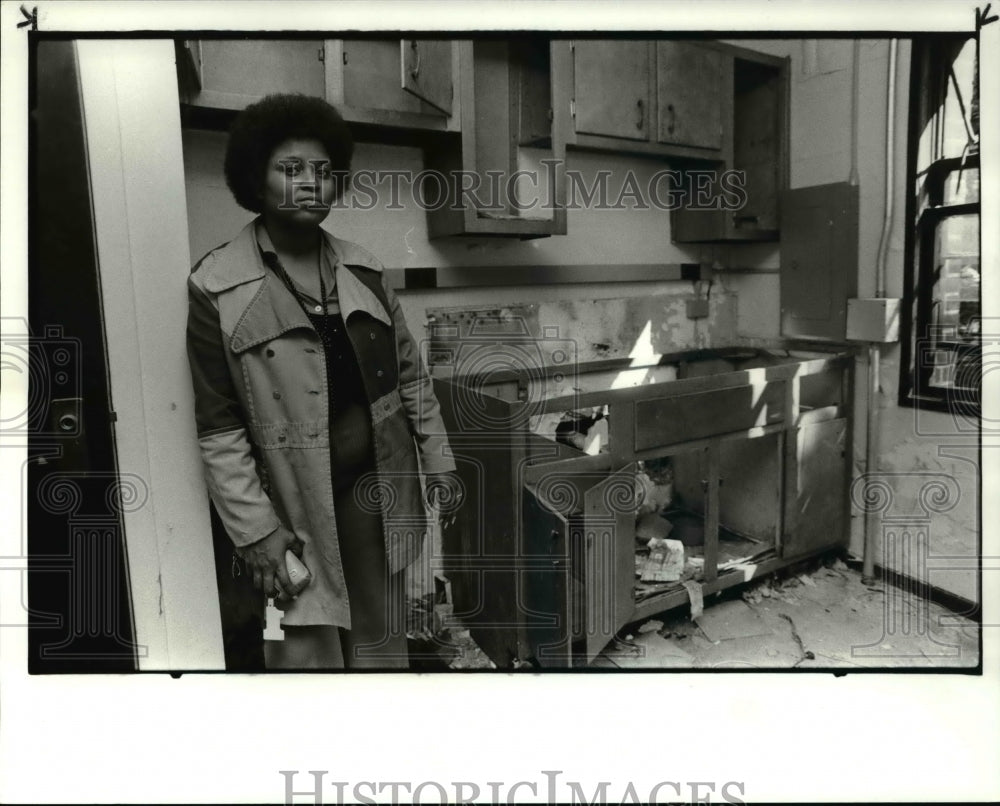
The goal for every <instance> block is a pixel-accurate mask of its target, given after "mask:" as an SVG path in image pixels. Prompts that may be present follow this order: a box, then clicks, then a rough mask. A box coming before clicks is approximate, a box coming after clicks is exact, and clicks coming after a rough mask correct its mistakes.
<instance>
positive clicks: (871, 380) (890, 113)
mask: <svg viewBox="0 0 1000 806" xmlns="http://www.w3.org/2000/svg"><path fill="white" fill-rule="evenodd" d="M897 44H898V43H897V40H895V39H890V40H889V65H888V76H887V82H886V110H885V214H884V216H883V219H882V236H881V237H880V238H879V244H878V256H877V258H876V260H875V296H876V297H877V298H879V297H884V296H885V263H886V257H887V254H888V251H889V232H890V229H891V227H892V212H893V204H894V197H893V182H894V181H895V171H894V163H895V153H894V148H893V146H894V145H895V134H896V127H895V119H896V47H897ZM856 57H857V52H856V51H855V58H856ZM854 70H855V80H857V79H856V76H857V71H858V62H857V61H855V65H854ZM855 125H856V121H855ZM854 136H855V137H856V134H855V135H854ZM852 159H853V155H852ZM880 357H881V354H880V353H879V346H878V344H876V343H875V342H870V343H869V344H868V405H867V419H866V426H867V427H866V429H865V431H866V450H865V454H866V458H865V472H866V473H868V474H870V473H874V472H875V470H876V469H877V467H878V414H879V408H878V395H879V359H880ZM876 526H877V523H876V519H875V514H874V513H873V512H868V513H866V515H865V545H864V555H863V557H862V568H861V573H862V577H863V579H864V580H866V581H868V580H871V579H872V578H873V577H874V574H875V530H876Z"/></svg>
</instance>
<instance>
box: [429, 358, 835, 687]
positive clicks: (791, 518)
mask: <svg viewBox="0 0 1000 806" xmlns="http://www.w3.org/2000/svg"><path fill="white" fill-rule="evenodd" d="M709 352H711V353H712V355H711V356H706V355H699V356H697V357H695V358H694V359H692V358H690V357H687V356H685V357H682V358H681V359H680V360H679V361H678V362H677V365H676V375H675V374H674V370H672V369H671V367H665V366H664V365H663V364H661V365H658V366H656V367H655V368H650V369H649V373H650V376H653V375H655V374H656V373H660V374H662V375H663V376H664V377H670V378H673V379H672V380H667V381H665V382H663V383H655V382H654V383H649V384H648V385H642V386H638V387H625V388H621V387H617V388H616V387H615V386H614V384H613V379H614V378H615V377H616V376H617V375H618V371H616V369H615V368H613V367H609V366H608V362H595V364H594V365H593V366H588V365H581V366H580V367H578V368H577V374H576V378H575V380H574V381H573V382H572V383H571V384H570V387H572V388H575V389H577V390H580V389H583V390H588V391H586V392H584V393H583V394H574V395H569V396H567V395H564V394H562V391H564V390H565V389H566V388H567V387H566V386H562V385H561V384H562V383H564V382H565V381H559V382H556V381H554V380H553V379H551V378H547V377H545V374H544V373H542V374H541V376H540V375H539V373H538V372H535V373H531V375H532V377H528V376H525V377H520V376H518V375H517V373H511V376H510V378H509V380H508V381H507V382H504V383H501V382H496V375H495V374H494V376H493V377H492V378H491V382H490V383H483V382H481V381H482V379H476V378H474V377H464V378H458V377H455V376H452V377H450V378H441V379H438V380H437V381H436V384H435V385H436V393H437V396H438V399H439V400H440V402H441V406H442V411H443V413H444V416H445V421H446V423H448V425H449V430H450V431H451V432H452V434H451V447H452V452H453V453H454V455H455V457H456V462H457V465H458V473H459V475H460V476H461V477H462V479H463V482H464V483H465V487H466V490H467V498H466V503H465V505H464V506H463V509H462V512H461V513H460V514H459V517H458V519H457V521H456V523H455V524H454V525H453V526H451V527H450V528H449V529H447V530H445V532H444V533H443V549H444V558H443V562H444V569H443V570H444V572H445V574H446V575H447V576H448V577H449V579H450V580H451V586H452V593H453V599H454V613H455V616H456V617H457V618H459V619H460V620H462V621H463V622H464V623H465V624H466V625H467V626H469V628H470V630H471V632H472V634H473V637H474V639H475V640H476V642H477V643H478V644H479V645H480V647H481V648H482V649H483V650H484V651H485V652H486V653H487V654H488V655H489V656H490V658H491V659H492V660H493V661H494V663H496V664H497V666H498V667H499V668H512V667H518V666H520V665H522V664H529V665H531V666H536V667H542V668H570V667H578V666H586V665H587V664H589V663H590V662H591V661H593V659H594V658H595V657H596V656H597V655H598V654H599V653H600V652H601V651H602V650H603V649H604V648H605V647H606V646H607V645H608V643H609V642H611V641H612V640H613V639H614V637H615V635H616V634H617V633H618V632H619V631H621V630H622V629H623V628H624V627H626V625H628V624H629V623H630V622H633V621H636V620H639V619H641V618H645V617H647V616H650V615H653V614H656V613H660V612H663V611H666V610H670V609H672V608H674V607H679V606H689V604H690V597H691V596H692V595H693V594H695V593H697V592H700V593H701V594H702V596H707V595H709V594H711V593H714V592H717V591H720V590H723V589H725V588H728V587H731V586H735V585H739V584H742V583H743V582H746V581H749V580H750V579H753V578H755V577H759V576H762V575H765V574H769V573H772V572H773V571H775V570H777V569H779V568H781V567H783V566H784V565H787V564H789V563H790V562H795V561H797V560H801V559H803V558H805V557H808V556H809V555H813V554H817V553H820V552H824V551H827V550H829V549H832V548H836V547H842V546H846V542H847V537H848V534H847V524H848V481H849V475H848V468H849V462H848V457H847V445H848V444H849V440H848V435H849V422H848V419H847V412H848V411H849V405H850V401H851V392H850V388H851V383H852V379H851V367H852V363H851V361H850V360H848V358H849V356H848V354H846V353H836V352H833V351H832V350H831V351H829V352H826V353H824V352H823V351H822V350H820V351H818V352H815V353H809V354H806V353H800V354H797V355H796V354H794V353H785V354H784V355H782V354H779V353H777V352H774V353H766V354H762V353H761V351H758V354H757V355H752V354H753V352H754V351H750V354H748V352H747V351H746V350H743V351H742V352H737V351H726V350H719V351H709ZM629 369H634V368H631V367H630V368H629ZM667 369H671V371H670V372H665V370H667ZM609 370H610V371H609ZM702 373H704V374H702ZM605 377H606V378H607V379H609V380H610V381H612V383H611V384H610V385H609V386H608V387H607V388H601V381H602V379H603V378H605ZM545 390H548V392H547V393H546V391H545ZM560 411H564V412H565V413H566V414H567V415H568V414H570V413H573V414H576V415H579V414H580V413H581V412H590V413H591V414H593V413H594V412H595V411H600V412H602V413H603V417H604V419H606V420H607V421H608V423H609V426H608V431H606V432H605V433H607V434H608V440H607V443H606V444H605V445H604V446H603V448H604V449H602V450H595V451H592V452H590V453H586V452H584V450H582V449H580V448H579V447H576V446H574V444H569V443H567V442H566V441H558V439H559V437H558V436H557V439H556V440H552V439H551V438H550V434H549V433H548V432H547V429H548V431H553V430H554V432H555V433H556V434H557V435H558V434H559V432H560V430H561V428H562V426H563V425H565V423H566V422H568V420H567V419H563V420H560V419H559V416H560V415H559V412H560ZM657 411H659V412H667V413H668V414H670V416H669V417H666V419H664V420H663V421H661V422H659V423H657V421H656V418H655V417H653V416H652V414H653V413H654V412H657ZM713 411H714V412H716V413H717V415H718V416H713V415H712V412H713ZM470 413H474V414H475V415H476V418H475V420H474V422H473V421H472V420H470V417H469V415H470ZM685 415H687V417H685ZM553 418H554V419H553ZM668 420H669V421H670V422H680V423H681V424H682V425H683V424H684V423H687V426H688V427H676V428H675V427H667V421H668ZM555 421H559V423H560V426H559V427H556V428H555V429H552V428H551V424H552V423H553V422H555ZM546 423H549V426H546ZM712 423H714V429H713V428H712V425H711V424H712ZM470 425H474V426H475V427H474V428H470ZM696 426H697V427H696ZM562 431H563V436H565V429H562ZM570 443H572V440H570ZM650 524H653V528H659V529H661V530H666V531H667V532H668V534H665V535H663V534H661V536H666V537H669V538H671V539H673V540H677V541H679V542H680V543H682V544H683V548H684V558H683V571H680V570H679V569H674V572H671V573H672V574H673V575H672V576H671V575H670V574H667V573H666V572H665V573H664V574H663V575H660V576H658V575H656V574H652V575H650V579H649V580H647V573H646V572H647V571H648V567H647V566H646V563H647V561H648V551H645V552H644V544H643V541H642V540H639V539H637V538H638V537H643V538H645V537H648V536H649V533H650V532H649V529H650ZM678 556H679V555H678Z"/></svg>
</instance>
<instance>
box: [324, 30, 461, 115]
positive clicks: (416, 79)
mask: <svg viewBox="0 0 1000 806" xmlns="http://www.w3.org/2000/svg"><path fill="white" fill-rule="evenodd" d="M452 49H453V43H452V42H451V41H445V40H417V39H404V40H398V39H396V40H389V39H335V40H330V41H328V42H327V43H326V50H327V60H326V65H327V71H326V85H327V90H326V93H327V95H326V97H327V100H329V101H330V103H332V104H333V105H334V106H336V107H337V108H338V109H339V110H340V111H341V114H342V115H343V116H344V119H345V120H348V121H351V122H355V123H369V124H375V125H381V126H393V127H398V128H412V129H438V130H455V129H457V128H458V116H457V115H455V114H453V113H454V111H455V109H454V81H453V78H452V76H453V61H452V60H453V56H452Z"/></svg>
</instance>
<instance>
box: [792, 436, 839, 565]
mask: <svg viewBox="0 0 1000 806" xmlns="http://www.w3.org/2000/svg"><path fill="white" fill-rule="evenodd" d="M846 437H847V421H846V420H844V419H839V420H826V421H824V422H819V423H814V424H812V425H806V426H802V427H800V428H795V429H792V430H791V431H789V432H788V437H787V438H786V441H785V520H784V530H783V531H784V534H783V536H782V557H785V558H794V557H799V556H802V555H804V554H810V553H812V552H814V551H818V550H821V549H825V548H833V547H835V546H842V545H844V544H845V543H846V542H847V538H848V534H847V519H848V511H847V496H848V492H847V487H848V476H847V459H846V453H847V446H846Z"/></svg>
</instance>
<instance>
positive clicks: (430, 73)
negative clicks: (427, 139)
mask: <svg viewBox="0 0 1000 806" xmlns="http://www.w3.org/2000/svg"><path fill="white" fill-rule="evenodd" d="M400 48H401V51H400V53H401V59H400V61H401V64H402V87H403V89H404V90H406V91H407V92H409V93H412V94H413V95H415V96H416V97H417V98H419V99H420V100H422V101H425V102H426V103H429V104H430V105H431V106H433V107H434V108H436V109H440V110H441V111H442V112H443V113H444V114H446V115H450V114H451V99H452V79H451V75H452V73H451V42H450V41H448V40H431V39H404V40H402V41H401V43H400Z"/></svg>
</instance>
